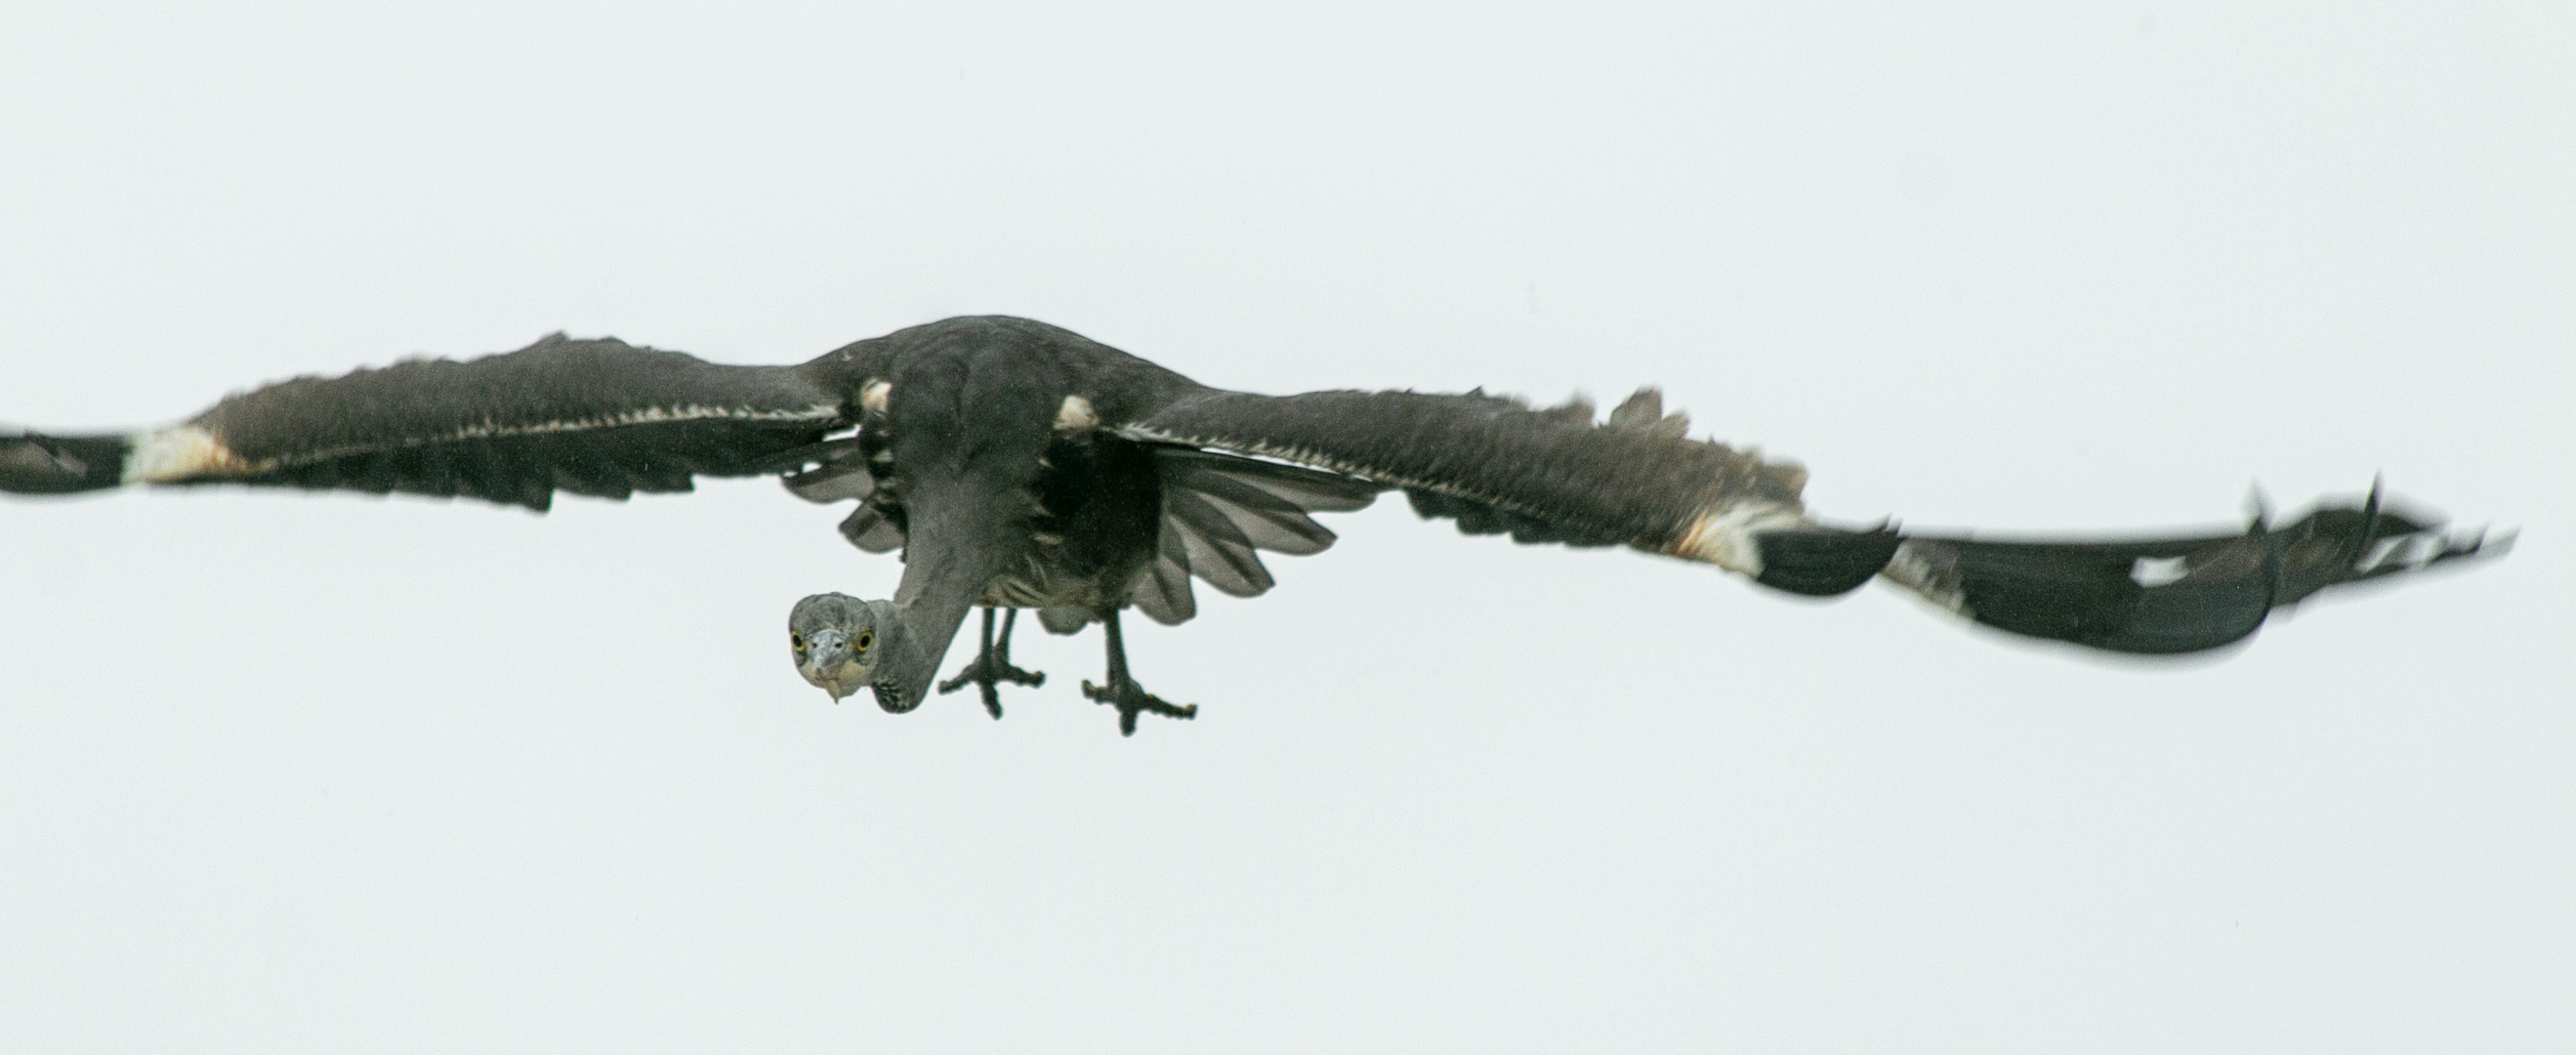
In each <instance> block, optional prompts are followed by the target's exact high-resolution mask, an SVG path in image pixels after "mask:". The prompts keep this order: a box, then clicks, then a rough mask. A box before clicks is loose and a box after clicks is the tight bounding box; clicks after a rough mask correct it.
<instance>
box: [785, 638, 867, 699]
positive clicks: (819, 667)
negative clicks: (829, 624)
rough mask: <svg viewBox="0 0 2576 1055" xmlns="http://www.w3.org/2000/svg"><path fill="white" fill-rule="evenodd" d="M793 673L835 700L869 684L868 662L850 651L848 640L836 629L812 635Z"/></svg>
mask: <svg viewBox="0 0 2576 1055" xmlns="http://www.w3.org/2000/svg"><path fill="white" fill-rule="evenodd" d="M796 672H797V673H798V674H802V675H804V676H805V680H806V681H807V682H808V683H810V684H812V685H813V686H814V687H815V688H818V689H821V690H823V691H825V692H828V693H831V694H832V702H834V703H839V702H841V697H844V696H847V695H849V694H851V693H854V692H857V691H859V689H860V687H862V686H864V685H866V684H868V678H869V675H870V673H871V671H870V669H869V665H868V664H867V663H866V662H864V661H862V660H860V659H859V657H858V656H856V655H853V654H852V653H851V651H850V642H849V640H848V639H847V638H845V637H843V636H841V632H840V631H837V630H822V631H817V632H816V633H815V634H814V637H813V642H812V647H811V648H810V649H809V650H808V651H807V652H806V654H805V659H804V661H803V662H801V663H799V664H797V665H796Z"/></svg>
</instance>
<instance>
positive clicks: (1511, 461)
mask: <svg viewBox="0 0 2576 1055" xmlns="http://www.w3.org/2000/svg"><path fill="white" fill-rule="evenodd" d="M1688 425H1689V423H1688V420H1687V419H1685V418H1682V417H1681V416H1679V415H1674V416H1671V417H1666V416H1665V415H1664V414H1663V413H1662V399H1661V397H1660V396H1659V395H1657V394H1656V393H1655V391H1654V390H1653V389H1644V390H1640V391H1639V392H1638V393H1637V394H1636V395H1634V396H1631V397H1630V398H1629V399H1628V401H1627V402H1626V403H1623V404H1621V405H1620V407H1619V408H1618V409H1617V410H1615V411H1613V412H1612V413H1611V415H1610V418H1609V420H1607V421H1604V422H1600V423H1597V424H1596V423H1595V422H1594V421H1593V414H1592V407H1591V406H1590V405H1589V404H1586V403H1582V402H1580V401H1576V402H1572V403H1568V404H1566V405H1564V406H1561V407H1556V408H1553V409H1549V410H1532V409H1530V408H1529V407H1528V406H1526V405H1524V404H1522V403H1520V402H1518V401H1516V400H1509V399H1501V398H1497V397H1494V396H1488V395H1485V394H1483V393H1481V392H1471V393H1467V394H1464V395H1434V394H1428V393H1420V392H1309V393H1306V394H1303V395H1295V396H1256V395H1250V394H1246V393H1241V392H1209V393H1206V394H1203V395H1198V396H1193V397H1190V398H1188V399H1183V400H1180V401H1178V402H1175V403H1174V404H1172V405H1171V406H1169V407H1166V408H1164V409H1163V410H1162V411H1160V412H1158V413H1156V414H1154V415H1152V416H1151V417H1148V418H1146V419H1144V420H1142V421H1138V422H1134V423H1131V424H1129V425H1128V426H1126V428H1125V429H1124V430H1123V432H1124V433H1125V434H1126V435H1127V436H1129V437H1130V438H1134V439H1145V440H1153V441H1158V442H1164V443H1179V444H1188V445H1191V446H1197V447H1208V448H1214V449H1216V450H1222V451H1230V452H1233V453H1237V454H1250V455H1260V456H1265V457H1271V458H1279V459H1283V460H1286V461H1291V462H1296V463H1300V464H1304V465H1312V466H1316V467H1319V468H1324V469H1330V470H1333V471H1335V472H1342V473H1350V474H1352V475H1356V476H1361V477H1365V478H1367V479H1370V480H1375V481H1377V482H1379V483H1381V484H1385V485H1388V486H1392V487H1401V488H1403V489H1404V490H1405V492H1406V494H1407V496H1408V497H1410V498H1411V499H1412V501H1413V506H1414V509H1415V511H1416V512H1419V513H1421V514H1422V515H1423V516H1425V517H1447V518H1452V519H1455V520H1457V521H1458V526H1459V529H1460V530H1462V531H1465V532H1468V533H1470V534H1492V533H1509V534H1511V535H1512V537H1513V538H1515V539H1516V540H1519V541H1523V542H1564V543H1570V544H1574V545H1611V544H1621V543H1624V544H1626V545H1630V546H1635V547H1637V548H1639V549H1644V550H1649V551H1652V552H1657V553H1666V554H1671V555H1674V556H1682V557H1690V558H1693V559H1699V560H1707V561H1710V562H1712V563H1716V564H1719V565H1721V566H1725V567H1728V568H1732V569H1734V570H1737V571H1743V572H1746V573H1747V574H1754V573H1758V572H1759V570H1760V568H1759V566H1758V564H1757V563H1755V555H1754V551H1753V550H1752V548H1751V541H1750V539H1751V536H1750V534H1749V532H1750V531H1752V530H1754V529H1757V528H1761V527H1766V526H1767V527H1781V526H1788V525H1794V524H1797V523H1800V522H1801V517H1800V508H1801V507H1800V505H1799V501H1798V492H1799V490H1800V488H1802V487H1803V486H1804V485H1805V483H1806V470H1805V469H1803V468H1800V467H1799V466H1797V465H1795V464H1791V463H1787V462H1775V461H1768V460H1765V459H1764V458H1762V457H1761V455H1760V454H1759V453H1758V452H1754V451H1739V450H1736V449H1734V448H1731V447H1728V446H1726V445H1724V444H1720V443H1713V442H1709V441H1705V440H1693V439H1690V438H1688V436H1686V435H1685V432H1686V431H1687V429H1688Z"/></svg>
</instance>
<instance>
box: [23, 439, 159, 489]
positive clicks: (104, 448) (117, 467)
mask: <svg viewBox="0 0 2576 1055" xmlns="http://www.w3.org/2000/svg"><path fill="white" fill-rule="evenodd" d="M132 452H133V438H132V437H131V436H54V435H49V434H46V433H41V432H35V431H32V430H16V431H7V432H0V491H5V492H8V493H10V494H24V495H60V494H79V493H81V492H85V491H104V490H107V489H109V488H114V487H119V486H123V485H124V484H126V483H127V482H129V481H128V480H127V477H126V464H127V462H128V460H129V458H130V456H131V454H132Z"/></svg>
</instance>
